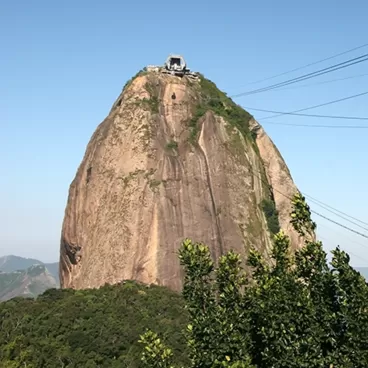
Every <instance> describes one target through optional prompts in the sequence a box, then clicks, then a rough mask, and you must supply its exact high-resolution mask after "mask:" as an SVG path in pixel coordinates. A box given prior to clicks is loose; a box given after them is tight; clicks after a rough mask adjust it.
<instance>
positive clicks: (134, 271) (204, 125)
mask: <svg viewBox="0 0 368 368" xmlns="http://www.w3.org/2000/svg"><path fill="white" fill-rule="evenodd" d="M295 191H296V187H295V185H294V183H293V180H292V178H291V176H290V173H289V170H288V169H287V167H286V164H285V162H284V161H283V159H282V157H281V155H280V153H279V152H278V150H277V149H276V147H275V146H274V144H273V143H272V141H271V140H270V138H269V137H268V136H267V135H266V133H265V132H264V130H263V129H262V127H260V126H259V124H258V123H257V122H256V121H254V120H253V118H252V116H250V115H249V114H248V113H247V112H246V111H244V110H243V109H241V108H240V107H239V106H237V105H236V104H234V103H233V102H232V101H231V100H230V99H229V98H227V97H226V95H225V94H223V93H222V92H220V91H219V90H218V89H217V88H216V86H215V85H214V84H213V83H212V82H210V81H208V80H206V79H205V78H202V77H201V78H200V80H199V81H196V80H192V79H189V78H187V77H183V78H179V77H174V76H171V75H163V74H160V73H155V72H141V73H139V74H138V75H137V76H136V77H135V78H133V79H132V80H131V81H130V82H129V83H128V84H127V85H126V87H125V88H124V90H123V92H122V94H121V95H120V96H119V98H118V99H117V101H116V102H115V104H114V105H113V108H112V109H111V111H110V113H109V115H108V116H107V118H106V119H105V120H104V121H103V122H102V123H101V124H100V125H99V126H98V128H97V129H96V131H95V133H94V134H93V136H92V138H91V140H90V142H89V144H88V146H87V150H86V153H85V156H84V158H83V160H82V163H81V165H80V167H79V169H78V171H77V174H76V177H75V179H74V180H73V182H72V184H71V186H70V190H69V198H68V203H67V207H66V211H65V218H64V222H63V228H62V237H61V250H60V281H61V285H62V287H71V288H78V289H79V288H90V287H99V286H101V285H103V284H105V283H116V282H119V281H121V280H123V279H135V280H138V281H141V282H144V283H156V284H159V285H165V286H168V287H170V288H172V289H175V290H180V288H181V285H182V274H181V267H180V265H179V261H178V256H177V251H178V248H179V247H180V244H181V242H182V240H183V239H184V238H186V237H189V238H191V239H193V240H195V241H203V242H204V243H206V244H207V245H209V246H210V248H211V252H212V254H213V256H214V257H215V258H216V259H217V258H218V257H219V256H220V255H221V254H223V253H224V252H226V251H228V250H229V249H234V250H235V251H236V252H239V253H241V254H242V255H243V257H245V255H246V253H247V250H248V249H249V247H251V246H256V247H257V248H258V249H259V250H260V251H262V252H263V253H264V254H265V255H267V253H268V250H269V248H270V243H271V241H270V239H271V235H272V232H275V231H277V225H278V223H277V220H278V221H279V223H280V225H281V227H282V228H283V229H285V230H286V231H287V233H288V234H289V235H290V236H291V239H292V247H293V248H298V247H300V245H301V241H300V239H299V238H298V236H297V234H295V232H294V231H293V229H292V228H291V227H290V226H289V213H290V203H289V202H290V201H289V200H288V199H287V198H286V197H285V196H283V195H281V194H280V192H281V193H284V194H286V195H290V196H292V194H294V193H295ZM265 203H266V204H267V208H268V210H266V211H264V210H263V209H264V208H263V206H264V204H265ZM273 207H275V208H273ZM273 210H277V211H278V216H277V212H276V211H274V212H273V213H272V211H273ZM270 212H271V213H270ZM275 219H276V223H275Z"/></svg>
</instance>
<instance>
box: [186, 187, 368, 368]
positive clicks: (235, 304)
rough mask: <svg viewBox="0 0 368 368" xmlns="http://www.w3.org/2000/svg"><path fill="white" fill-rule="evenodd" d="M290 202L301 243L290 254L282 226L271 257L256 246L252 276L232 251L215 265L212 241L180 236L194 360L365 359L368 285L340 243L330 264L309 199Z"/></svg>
mask: <svg viewBox="0 0 368 368" xmlns="http://www.w3.org/2000/svg"><path fill="white" fill-rule="evenodd" d="M292 205H293V209H292V212H291V223H292V224H293V226H294V229H295V230H296V231H297V232H298V233H299V235H300V236H301V239H303V238H304V241H305V245H304V247H303V248H301V249H300V250H298V251H297V252H295V254H291V252H290V249H289V243H290V240H289V238H288V237H287V236H286V234H285V233H284V232H283V231H279V232H278V233H277V234H276V235H275V236H274V241H273V248H272V252H271V257H272V262H271V264H267V263H266V261H265V259H264V258H263V257H262V255H261V254H260V253H259V252H257V251H256V250H255V249H251V251H250V253H249V257H248V260H247V263H248V266H250V267H251V275H245V273H244V270H243V269H242V266H241V260H240V256H239V255H237V254H235V253H234V252H232V251H230V252H228V253H227V254H225V255H223V256H222V257H221V258H220V259H219V261H218V264H217V266H215V264H214V262H213V260H212V258H211V255H210V251H209V249H208V247H207V246H205V245H204V244H202V243H192V242H191V241H190V240H189V239H186V240H185V241H184V242H183V245H182V247H181V249H180V252H179V258H180V262H181V264H182V266H183V268H184V271H185V278H184V288H183V296H184V299H185V303H186V308H187V310H188V312H189V320H190V323H189V325H188V328H187V330H188V331H187V344H188V347H189V354H190V358H191V367H193V368H194V367H195V368H202V367H203V368H216V367H234V368H235V367H242V368H245V367H247V368H248V367H252V366H254V367H257V368H270V367H273V368H307V367H308V368H353V367H354V368H363V367H365V368H366V367H367V366H368V349H367V346H368V307H367V305H368V286H367V284H366V283H365V281H364V279H363V277H362V276H361V275H360V274H359V273H358V272H356V271H355V270H354V269H353V268H352V267H351V266H350V265H349V257H348V255H347V254H346V253H344V252H342V251H340V249H339V248H337V249H336V250H335V251H334V252H333V260H332V268H330V267H329V266H328V263H327V257H326V253H325V252H324V251H323V248H322V243H321V242H319V241H315V240H314V239H315V235H314V230H315V229H316V224H315V223H314V222H313V221H312V219H311V211H310V208H309V206H308V205H307V203H306V202H305V198H304V197H303V196H302V195H301V194H300V193H297V194H296V195H295V196H294V198H293V200H292ZM311 239H312V240H313V241H312V240H311ZM247 276H248V277H247ZM249 276H250V277H249Z"/></svg>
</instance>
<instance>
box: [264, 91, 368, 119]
mask: <svg viewBox="0 0 368 368" xmlns="http://www.w3.org/2000/svg"><path fill="white" fill-rule="evenodd" d="M367 94H368V91H366V92H362V93H358V94H355V95H352V96H347V97H343V98H339V99H337V100H333V101H329V102H324V103H322V104H318V105H313V106H309V107H305V108H303V109H299V110H294V111H290V112H289V114H290V113H293V114H294V113H298V112H301V111H307V110H312V109H316V108H318V107H323V106H328V105H332V104H335V103H338V102H342V101H347V100H351V99H353V98H357V97H360V96H364V95H367ZM286 114H288V113H280V114H277V115H271V116H266V117H264V118H261V119H259V120H266V119H271V118H275V117H278V116H282V115H286Z"/></svg>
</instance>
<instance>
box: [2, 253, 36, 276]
mask: <svg viewBox="0 0 368 368" xmlns="http://www.w3.org/2000/svg"><path fill="white" fill-rule="evenodd" d="M36 264H42V262H41V261H38V260H37V259H33V258H23V257H18V256H4V257H0V271H2V272H13V271H19V270H25V269H27V268H28V267H31V266H33V265H36Z"/></svg>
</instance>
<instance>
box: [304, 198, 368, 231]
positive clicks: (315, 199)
mask: <svg viewBox="0 0 368 368" xmlns="http://www.w3.org/2000/svg"><path fill="white" fill-rule="evenodd" d="M302 194H303V195H304V196H305V197H307V198H310V199H312V200H313V201H315V202H319V203H321V204H323V205H324V206H326V207H328V208H331V209H332V210H334V211H336V212H339V213H341V214H342V215H344V216H346V217H350V218H351V219H353V220H355V221H358V222H360V223H361V224H363V225H368V222H364V221H362V220H359V219H358V218H356V217H353V216H350V215H348V214H347V213H345V212H342V211H340V210H338V209H336V208H334V207H332V206H330V205H328V204H327V203H324V202H322V201H320V200H319V199H317V198H313V197H312V196H310V195H309V194H307V193H305V192H303V193H302Z"/></svg>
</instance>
